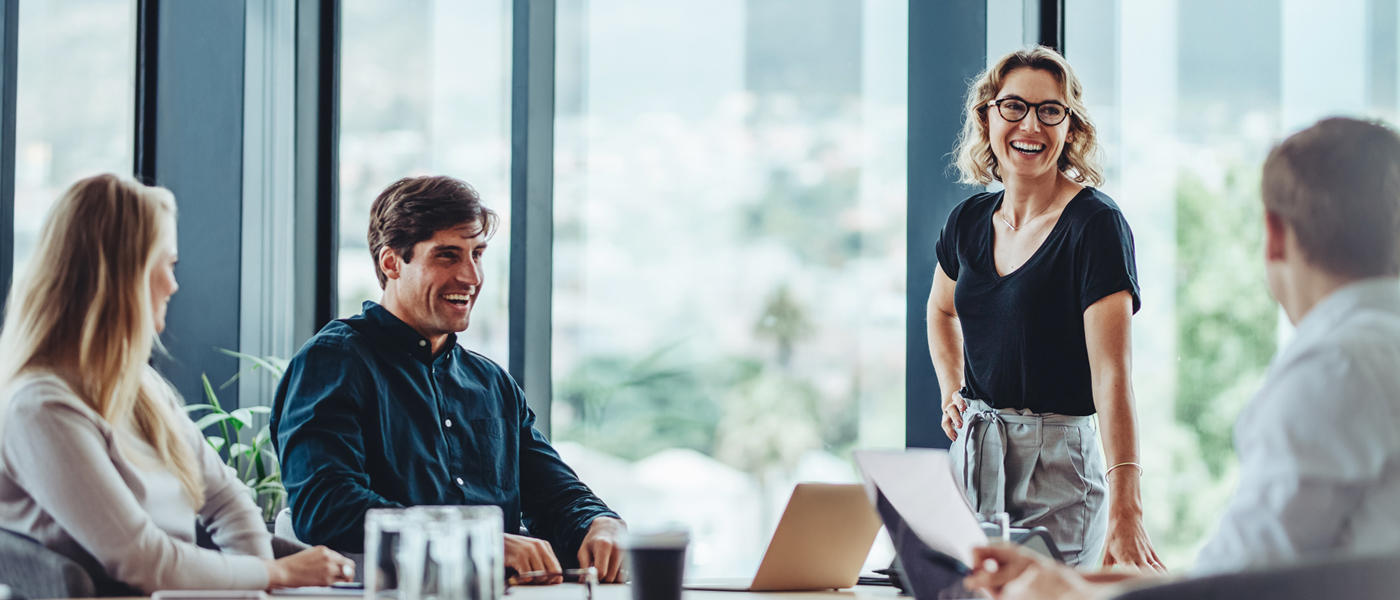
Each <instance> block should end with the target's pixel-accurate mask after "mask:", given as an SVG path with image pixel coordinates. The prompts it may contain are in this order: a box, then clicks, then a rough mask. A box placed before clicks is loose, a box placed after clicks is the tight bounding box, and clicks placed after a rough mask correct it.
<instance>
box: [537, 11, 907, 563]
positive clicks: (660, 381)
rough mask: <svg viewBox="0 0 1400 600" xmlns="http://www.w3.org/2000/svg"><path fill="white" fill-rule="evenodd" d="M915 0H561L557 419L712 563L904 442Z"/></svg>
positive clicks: (568, 447) (646, 508)
mask: <svg viewBox="0 0 1400 600" xmlns="http://www.w3.org/2000/svg"><path fill="white" fill-rule="evenodd" d="M907 12H908V7H907V4H906V2H904V1H903V0H871V1H868V2H858V1H850V0H727V1H720V2H715V1H699V0H682V1H670V2H635V1H631V0H562V1H561V2H560V3H559V10H558V21H557V22H558V36H557V39H558V45H557V49H556V73H557V81H558V84H557V88H556V102H555V114H556V125H555V132H556V142H555V149H556V152H555V184H554V192H555V193H554V198H555V199H554V207H555V209H554V210H555V219H554V227H555V229H554V281H555V285H554V345H553V353H554V369H553V373H554V403H553V405H552V411H553V418H554V425H553V428H554V432H553V433H554V436H553V437H554V439H555V440H557V441H559V442H561V444H560V447H561V452H562V453H564V455H565V457H566V458H567V459H569V460H570V464H572V465H573V466H574V467H575V468H576V469H577V470H578V471H579V473H580V475H582V476H583V477H584V480H585V481H586V482H588V483H589V485H591V486H593V487H594V488H595V489H596V490H597V491H598V493H599V494H600V495H601V496H602V497H603V499H604V500H606V501H608V502H609V503H612V504H613V505H614V506H615V507H616V508H617V509H618V510H619V511H620V512H621V513H622V514H624V515H626V517H627V518H628V519H629V521H631V522H632V524H633V525H634V526H643V527H645V526H650V525H659V524H662V523H665V522H677V523H684V524H686V525H688V526H689V527H690V529H691V532H692V535H693V536H694V539H695V545H694V548H693V552H692V554H691V569H692V571H693V572H694V573H695V574H697V575H744V574H752V572H753V570H754V569H756V568H757V566H758V562H759V559H760V558H761V557H762V553H763V551H764V549H765V546H766V544H767V541H768V538H769V536H770V535H771V534H772V531H773V529H774V528H775V527H776V525H777V518H778V516H779V515H780V514H781V511H782V509H783V507H784V506H785V504H786V502H787V498H788V495H789V494H790V493H791V490H792V487H793V486H794V485H795V484H796V483H797V482H798V481H848V482H854V481H858V477H857V475H856V474H855V472H854V470H853V469H852V466H851V463H850V450H851V449H853V448H856V447H894V448H898V447H903V445H904V325H905V315H904V294H905V285H904V278H905V228H906V221H905V191H904V190H905V164H904V155H905V140H906V135H905V129H906V108H905V106H906V97H907V91H906V86H905V81H906V78H907V76H906V71H907V64H908V60H907V55H908V47H907V42H906V38H907V29H908V20H907ZM890 558H891V553H890V552H888V551H886V552H883V553H877V556H876V557H874V558H872V560H873V562H875V563H879V562H880V561H884V563H885V564H875V565H872V566H874V567H875V568H880V567H884V566H886V565H887V564H888V561H889V559H890Z"/></svg>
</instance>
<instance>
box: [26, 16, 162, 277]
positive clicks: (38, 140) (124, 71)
mask: <svg viewBox="0 0 1400 600" xmlns="http://www.w3.org/2000/svg"><path fill="white" fill-rule="evenodd" d="M135 5H136V2H135V1H134V0H48V1H45V2H21V3H20V7H19V55H18V57H17V60H18V70H17V71H16V74H15V76H16V79H17V82H16V96H17V97H16V102H15V237H14V243H15V265H16V266H20V267H22V266H23V265H24V264H25V262H26V261H27V260H28V258H29V253H30V250H31V249H32V248H33V246H34V243H35V241H36V238H37V236H38V234H39V227H40V226H41V225H42V224H43V222H44V216H45V215H46V214H48V210H49V207H50V206H52V205H53V201H54V200H55V199H56V198H57V197H58V195H59V194H61V193H63V191H64V190H65V189H67V188H68V186H69V185H72V184H73V182H74V181H77V180H78V179H81V178H83V177H87V176H89V175H95V174H97V173H103V172H112V173H117V174H120V175H128V176H129V175H131V169H132V160H133V159H132V152H133V150H132V148H133V143H132V133H133V131H134V128H135V119H134V118H133V113H132V106H133V104H134V101H135V85H136V83H135V82H136V71H135V68H136V67H135V65H136V59H135V56H136V55H135V48H136V46H135V32H136V20H135V16H136V9H135Z"/></svg>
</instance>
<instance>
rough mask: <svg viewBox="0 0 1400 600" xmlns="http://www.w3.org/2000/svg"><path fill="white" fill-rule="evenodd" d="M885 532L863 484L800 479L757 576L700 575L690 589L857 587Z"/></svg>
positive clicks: (747, 589) (797, 589) (687, 586)
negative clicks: (880, 536)
mask: <svg viewBox="0 0 1400 600" xmlns="http://www.w3.org/2000/svg"><path fill="white" fill-rule="evenodd" d="M879 532H880V516H879V515H878V514H876V512H875V508H874V507H873V506H871V505H870V500H868V499H867V498H866V493H865V487H864V486H862V485H861V484H858V483H855V484H833V483H799V484H797V489H794V490H793V491H792V498H791V499H790V500H788V505H787V509H786V510H784V511H783V517H782V519H780V520H779V521H778V529H777V531H774V532H773V540H772V541H771V542H769V543H768V552H767V553H765V554H764V555H763V562H762V563H760V564H759V565H758V574H757V575H755V576H754V578H753V579H694V580H687V581H686V582H685V589H688V590H715V591H740V592H741V591H748V592H778V591H804V590H831V589H842V588H848V587H853V586H855V584H856V581H857V579H858V578H859V577H860V568H861V566H862V565H864V564H865V558H866V556H868V555H869V554H870V548H871V546H873V545H874V544H875V535H876V534H877V533H879Z"/></svg>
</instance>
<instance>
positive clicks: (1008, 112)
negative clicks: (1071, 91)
mask: <svg viewBox="0 0 1400 600" xmlns="http://www.w3.org/2000/svg"><path fill="white" fill-rule="evenodd" d="M987 106H995V107H997V112H998V113H1000V114H1001V118H1003V119H1006V120H1007V121H1008V122H1011V123H1016V122H1019V121H1020V120H1021V119H1024V118H1026V115H1028V114H1030V112H1031V109H1035V118H1037V119H1040V122H1041V124H1043V125H1045V126H1046V127H1054V126H1056V125H1059V124H1060V123H1063V122H1065V117H1068V116H1069V107H1067V106H1065V105H1064V104H1061V103H1060V101H1059V100H1046V101H1044V102H1036V103H1031V102H1026V101H1025V100H1022V99H1020V98H1002V99H1000V100H992V101H991V102H988V103H987Z"/></svg>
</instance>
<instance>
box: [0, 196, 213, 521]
mask: <svg viewBox="0 0 1400 600" xmlns="http://www.w3.org/2000/svg"><path fill="white" fill-rule="evenodd" d="M174 218H175V197H174V196H173V195H172V194H171V193H170V191H169V190H166V189H164V188H159V187H148V186H145V185H142V184H140V183H137V182H136V181H133V180H131V179H124V178H121V177H117V176H116V175H110V174H104V175H97V176H95V177H89V178H87V179H83V180H81V181H79V182H77V183H75V184H73V186H72V187H70V188H68V190H67V191H66V192H64V193H63V196H62V197H60V198H59V199H58V201H57V202H55V203H54V205H53V208H52V209H51V210H50V212H49V216H48V218H47V220H45V222H44V226H43V229H42V230H41V232H40V234H39V242H38V245H37V246H36V247H35V248H34V254H33V256H32V257H31V258H30V260H29V264H28V267H27V268H26V269H24V271H23V272H22V273H21V274H20V276H19V277H18V278H17V279H16V280H15V283H14V285H13V286H12V287H11V289H10V295H9V300H8V301H7V303H6V309H5V325H4V330H3V331H0V389H5V388H8V387H9V386H10V385H11V384H12V383H13V382H14V381H15V380H16V379H17V378H18V377H20V376H21V375H23V374H26V373H28V372H30V371H53V372H54V373H56V374H59V376H60V377H62V378H64V379H65V380H66V381H67V383H68V385H69V386H70V387H72V388H73V391H74V392H75V393H76V394H77V395H78V397H79V398H81V399H82V401H83V402H84V403H86V404H87V405H88V406H89V407H91V408H92V409H93V410H94V411H96V412H97V414H99V415H101V416H102V418H104V419H106V420H107V422H108V423H111V424H113V425H114V426H115V425H130V426H131V427H132V429H134V430H135V431H136V433H137V434H138V435H139V436H140V437H141V438H142V439H144V440H145V441H146V442H148V443H149V444H150V445H151V447H152V448H154V449H155V453H156V456H157V458H158V459H159V460H160V462H161V463H162V464H163V466H164V467H166V468H168V469H169V470H170V471H171V473H173V474H174V475H175V477H176V478H177V479H179V481H180V485H181V487H183V488H184V491H185V494H186V495H187V496H188V497H189V499H190V501H191V502H192V503H193V505H194V507H195V508H196V509H198V508H199V507H200V506H202V505H203V504H204V485H203V480H202V478H201V477H200V476H199V463H198V461H197V458H196V454H195V453H194V449H193V448H191V447H190V443H189V441H188V440H187V439H185V438H183V437H182V434H181V430H182V429H184V424H183V423H181V422H180V421H179V420H178V419H184V418H185V417H184V415H181V414H179V413H178V412H176V411H175V409H174V407H173V403H172V398H173V396H172V395H173V394H174V390H173V389H172V388H171V387H170V385H169V383H168V382H166V381H165V380H164V379H163V378H162V377H161V376H160V375H159V374H158V373H156V371H155V369H153V368H151V367H150V365H149V364H148V362H149V361H150V358H151V351H152V349H153V348H154V347H158V345H159V343H160V341H159V338H157V337H156V331H155V321H154V316H153V314H152V306H151V272H152V271H153V270H154V269H155V268H156V264H157V260H158V259H159V258H160V253H159V252H158V250H159V249H160V248H161V247H162V245H163V244H167V243H169V242H170V241H171V240H172V236H173V235H174V234H175V232H174V231H173V229H174ZM8 412H9V406H8V398H7V397H0V419H4V417H5V415H6V414H7V413H8ZM2 423H3V421H0V424H2Z"/></svg>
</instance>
